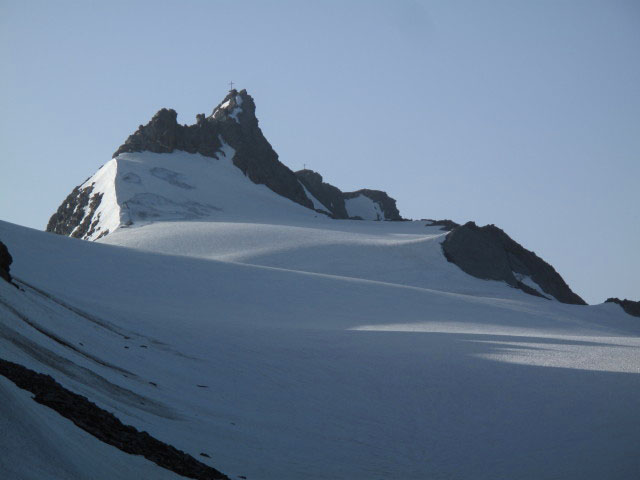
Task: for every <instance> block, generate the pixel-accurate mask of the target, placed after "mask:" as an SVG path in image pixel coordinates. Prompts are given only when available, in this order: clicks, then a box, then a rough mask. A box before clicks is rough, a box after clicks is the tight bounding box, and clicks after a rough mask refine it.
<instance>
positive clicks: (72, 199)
mask: <svg viewBox="0 0 640 480" xmlns="http://www.w3.org/2000/svg"><path fill="white" fill-rule="evenodd" d="M92 192H93V185H88V186H86V187H84V188H83V187H82V186H81V185H79V186H77V187H76V188H74V189H73V191H72V192H71V193H70V194H69V195H67V198H65V199H64V202H62V205H60V206H59V207H58V210H57V211H56V213H54V214H53V215H51V218H50V219H49V223H48V224H47V228H46V231H47V232H53V233H57V234H60V235H67V236H70V237H74V238H83V237H84V236H85V235H90V234H91V233H93V229H95V227H96V224H97V223H98V219H95V218H94V215H93V214H94V212H95V211H96V209H97V208H98V205H100V202H101V201H102V194H101V193H95V194H93V195H92ZM87 209H88V214H87Z"/></svg>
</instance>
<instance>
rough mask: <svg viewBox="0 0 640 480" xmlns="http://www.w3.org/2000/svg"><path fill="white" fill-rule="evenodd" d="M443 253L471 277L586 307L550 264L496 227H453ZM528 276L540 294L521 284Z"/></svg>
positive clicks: (469, 223) (472, 223)
mask: <svg viewBox="0 0 640 480" xmlns="http://www.w3.org/2000/svg"><path fill="white" fill-rule="evenodd" d="M442 250H443V252H444V255H445V257H446V258H447V260H448V261H449V262H452V263H454V264H456V265H457V266H458V267H460V268H461V269H462V270H463V271H464V272H466V273H468V274H469V275H472V276H474V277H477V278H482V279H488V280H500V281H504V282H506V283H507V284H509V285H511V286H512V287H515V288H519V289H521V290H523V291H524V292H526V293H529V294H531V295H538V296H542V297H545V296H546V295H551V296H553V297H555V298H556V299H557V300H558V301H560V302H562V303H571V304H575V305H586V302H585V301H584V300H583V299H582V298H580V297H579V296H578V295H576V294H575V293H574V292H573V291H572V290H571V289H570V288H569V286H568V285H567V284H566V283H565V281H564V280H563V279H562V277H561V276H560V274H558V272H556V271H555V269H554V268H553V267H552V266H551V265H549V264H548V263H547V262H545V261H544V260H542V259H541V258H540V257H538V256H537V255H536V254H535V253H533V252H531V251H529V250H527V249H525V248H524V247H523V246H522V245H520V244H519V243H517V242H516V241H514V240H513V239H512V238H511V237H509V236H508V235H507V234H506V233H504V232H503V231H502V230H501V229H499V228H498V227H496V226H495V225H486V226H484V227H478V226H477V225H476V224H475V223H474V222H468V223H465V224H464V225H462V226H459V227H456V228H454V229H453V230H452V231H451V232H449V234H448V235H447V237H446V238H445V240H444V242H442ZM527 277H528V278H530V279H531V280H533V282H535V284H537V285H538V286H539V287H540V288H541V289H542V292H539V291H538V290H537V289H535V288H533V287H531V286H530V285H527V284H526V283H524V280H525V278H527ZM545 294H546V295H545Z"/></svg>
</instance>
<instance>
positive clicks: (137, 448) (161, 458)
mask: <svg viewBox="0 0 640 480" xmlns="http://www.w3.org/2000/svg"><path fill="white" fill-rule="evenodd" d="M0 375H3V376H4V377H6V378H8V379H9V380H11V381H12V382H13V383H15V384H16V385H17V386H18V387H19V388H21V389H23V390H27V391H29V392H31V393H33V394H34V395H35V396H34V397H33V399H34V400H35V401H36V402H38V403H40V404H42V405H45V406H47V407H49V408H51V409H53V410H55V411H56V412H58V413H59V414H60V415H62V416H63V417H65V418H68V419H69V420H71V421H72V422H73V423H75V424H76V426H78V427H80V428H81V429H83V430H84V431H86V432H88V433H89V434H91V435H93V436H94V437H96V438H97V439H99V440H101V441H103V442H104V443H106V444H108V445H112V446H114V447H116V448H118V449H119V450H122V451H123V452H126V453H129V454H132V455H142V456H143V457H145V458H146V459H147V460H150V461H152V462H153V463H155V464H156V465H159V466H160V467H163V468H166V469H167V470H171V471H172V472H175V473H177V474H178V475H182V476H184V477H187V478H196V479H202V480H224V479H227V480H228V478H229V477H227V476H226V475H225V474H223V473H221V472H219V471H218V470H216V469H215V468H212V467H210V466H208V465H205V464H204V463H202V462H199V461H198V460H196V459H195V458H193V457H192V456H191V455H189V454H187V453H185V452H183V451H181V450H178V449H177V448H175V447H173V446H171V445H167V444H166V443H164V442H161V441H160V440H158V439H156V438H154V437H152V436H151V435H149V434H148V433H147V432H140V431H138V430H137V429H136V428H134V427H132V426H129V425H124V424H123V423H122V422H121V421H120V420H119V419H118V418H116V417H115V416H114V415H113V414H112V413H109V412H107V411H106V410H103V409H102V408H100V407H98V406H97V405H96V404H95V403H93V402H90V401H89V400H88V399H87V398H86V397H83V396H82V395H78V394H76V393H73V392H72V391H70V390H67V389H66V388H64V387H63V386H62V385H60V384H59V383H58V382H56V381H55V380H54V379H53V378H52V377H50V376H49V375H44V374H42V373H37V372H34V371H33V370H30V369H28V368H26V367H24V366H22V365H19V364H17V363H13V362H9V361H7V360H3V359H0Z"/></svg>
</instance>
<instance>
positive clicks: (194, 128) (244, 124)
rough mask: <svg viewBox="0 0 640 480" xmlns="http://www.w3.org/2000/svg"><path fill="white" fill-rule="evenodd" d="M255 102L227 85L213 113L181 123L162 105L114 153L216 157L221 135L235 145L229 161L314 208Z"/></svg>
mask: <svg viewBox="0 0 640 480" xmlns="http://www.w3.org/2000/svg"><path fill="white" fill-rule="evenodd" d="M255 111H256V105H255V103H254V101H253V98H252V97H251V96H250V95H249V94H248V93H247V91H246V90H242V91H240V92H238V91H236V90H231V91H230V92H229V94H228V95H227V96H226V97H225V99H224V100H223V101H222V103H221V104H220V105H218V107H216V108H215V109H214V111H213V113H212V114H211V115H210V116H209V117H206V118H205V116H204V114H198V115H197V116H196V123H195V124H194V125H179V124H178V122H177V117H178V115H177V113H176V112H175V110H168V109H166V108H163V109H162V110H160V111H159V112H158V113H156V114H155V115H154V116H153V118H152V119H151V121H150V122H149V123H148V124H146V125H140V127H139V128H138V130H137V131H136V132H135V133H134V134H133V135H130V136H129V138H128V139H127V140H126V141H125V143H124V144H123V145H121V146H120V147H119V148H118V149H117V150H116V152H115V153H114V154H113V156H114V157H116V156H118V155H120V154H121V153H125V152H142V151H149V152H154V153H171V152H173V151H174V150H182V151H184V152H188V153H199V154H201V155H204V156H206V157H212V158H216V153H217V152H218V151H219V150H220V148H221V147H222V140H224V141H225V142H226V143H228V144H229V145H230V146H231V147H232V148H233V149H234V150H235V157H234V159H233V163H234V165H235V166H236V167H238V168H239V169H240V170H242V172H243V173H244V174H245V175H247V176H248V177H249V179H251V181H252V182H254V183H258V184H264V185H266V186H267V187H269V188H270V189H271V190H273V191H274V192H276V193H277V194H279V195H282V196H283V197H286V198H288V199H290V200H293V201H294V202H296V203H299V204H300V205H303V206H305V207H307V208H313V204H312V202H311V201H310V200H309V199H308V198H307V196H306V195H305V193H304V190H303V188H302V187H301V186H300V184H299V183H298V180H297V178H296V176H295V174H294V173H293V172H292V171H291V170H289V168H288V167H286V166H285V165H283V164H282V163H281V162H280V160H278V154H277V153H276V152H275V151H274V150H273V148H272V147H271V145H270V144H269V142H268V141H267V139H266V138H265V137H264V135H263V134H262V130H260V127H259V126H258V119H257V118H256V115H255Z"/></svg>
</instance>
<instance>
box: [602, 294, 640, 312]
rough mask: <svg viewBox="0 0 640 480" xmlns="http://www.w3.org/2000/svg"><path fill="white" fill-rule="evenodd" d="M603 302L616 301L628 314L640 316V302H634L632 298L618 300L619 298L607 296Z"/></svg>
mask: <svg viewBox="0 0 640 480" xmlns="http://www.w3.org/2000/svg"><path fill="white" fill-rule="evenodd" d="M605 303H617V304H618V305H620V306H621V307H622V309H623V310H624V311H625V312H627V313H628V314H629V315H633V316H634V317H640V302H634V301H633V300H627V299H626V298H625V299H624V300H620V299H619V298H615V297H613V298H607V299H606V300H605Z"/></svg>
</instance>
